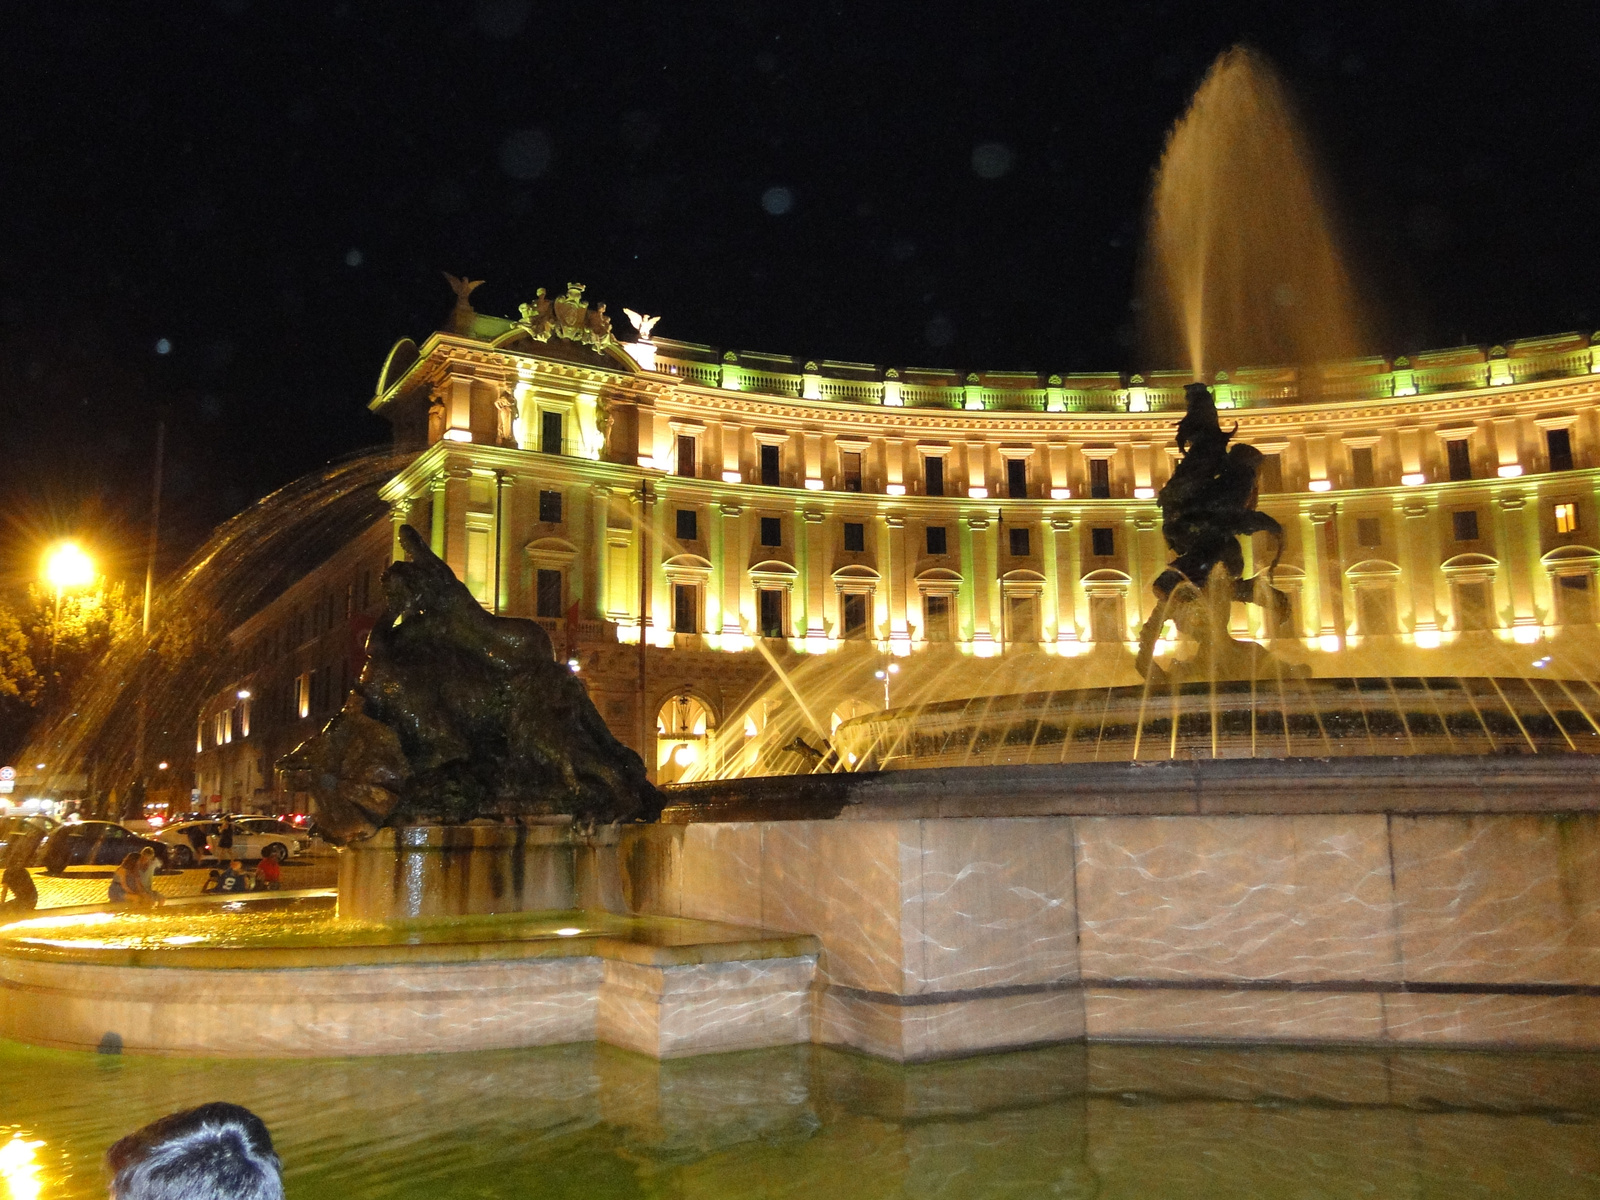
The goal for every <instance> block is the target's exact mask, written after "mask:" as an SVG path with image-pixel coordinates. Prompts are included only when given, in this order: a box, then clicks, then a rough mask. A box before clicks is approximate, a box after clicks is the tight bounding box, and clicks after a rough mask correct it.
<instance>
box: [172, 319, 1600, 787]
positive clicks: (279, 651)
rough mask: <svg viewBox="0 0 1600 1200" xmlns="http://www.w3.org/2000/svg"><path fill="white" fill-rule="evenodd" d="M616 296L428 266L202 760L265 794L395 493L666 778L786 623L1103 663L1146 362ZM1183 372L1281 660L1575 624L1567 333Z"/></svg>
mask: <svg viewBox="0 0 1600 1200" xmlns="http://www.w3.org/2000/svg"><path fill="white" fill-rule="evenodd" d="M563 303H564V304H565V308H564V310H563ZM563 311H564V314H565V315H563ZM651 324H652V323H651V322H650V321H649V320H648V319H646V320H645V324H644V330H645V332H646V335H647V336H646V337H645V338H644V339H642V340H639V341H635V342H627V343H623V342H618V341H616V340H615V339H614V338H612V337H611V336H610V333H609V325H608V323H607V322H606V320H605V318H604V315H603V310H594V311H591V310H589V309H588V308H587V307H586V306H585V305H584V304H583V303H582V301H581V297H580V296H579V294H578V291H577V289H572V290H571V291H570V292H569V295H568V297H567V298H566V299H565V301H564V302H563V301H558V302H557V304H556V311H555V313H554V314H553V315H552V313H551V309H550V305H549V303H548V302H547V301H545V300H544V298H543V293H542V292H541V293H540V298H539V300H538V301H536V302H535V303H534V304H531V305H525V306H523V317H522V319H521V320H505V319H500V318H494V317H488V316H484V315H481V314H477V313H474V312H472V311H471V309H470V307H468V305H467V301H466V300H465V299H463V300H462V301H461V302H460V303H458V306H457V309H456V312H455V313H454V314H453V316H452V321H451V329H450V330H447V331H444V332H440V333H436V334H434V335H432V336H430V337H429V338H427V339H426V340H425V341H424V342H423V343H422V344H421V345H420V346H418V345H416V344H414V343H413V342H411V341H410V340H404V341H402V342H400V343H399V344H398V345H397V346H396V347H395V348H394V350H393V352H392V353H391V355H390V357H389V359H388V362H387V363H386V364H385V366H384V368H383V371H382V373H381V377H380V380H379V383H378V388H377V392H376V395H375V396H374V397H373V400H372V402H371V407H372V408H373V410H374V411H376V412H378V413H380V414H382V415H384V416H385V417H387V418H388V419H389V420H390V421H391V423H392V425H393V428H394V432H395V440H396V442H397V444H398V445H399V446H401V447H403V448H414V449H415V451H416V456H415V458H414V460H412V461H411V463H410V465H409V466H407V467H406V468H405V469H404V470H403V471H402V472H401V473H400V474H399V475H397V476H396V477H395V478H394V479H393V480H392V481H391V482H390V484H389V485H388V487H387V490H386V493H385V495H386V498H387V499H388V501H389V503H390V506H391V519H390V520H389V521H387V522H384V523H382V524H380V525H379V526H377V527H374V528H373V529H371V530H369V531H368V532H367V534H365V535H364V536H363V537H362V538H360V539H358V540H357V541H355V542H353V543H352V544H351V545H350V546H349V547H348V548H347V549H346V550H345V551H343V552H341V553H340V554H339V555H336V556H335V557H334V558H333V559H332V560H330V561H329V562H328V563H326V564H324V565H323V566H322V567H320V568H319V569H318V570H317V571H315V572H313V573H312V574H311V575H310V576H308V577H306V578H305V579H303V580H302V581H301V582H300V583H299V584H297V585H296V587H295V588H294V589H292V590H291V592H290V593H288V594H286V595H285V596H283V597H281V598H280V599H279V600H277V601H275V602H274V604H273V605H272V606H270V607H269V608H268V609H267V610H265V611H264V612H262V613H260V614H258V615H257V616H256V617H255V618H253V619H252V620H251V622H250V623H249V624H248V625H247V626H245V627H242V628H241V629H240V630H238V631H236V634H235V642H236V645H237V646H238V647H239V649H240V653H241V664H242V665H241V671H240V676H239V681H238V686H237V687H236V688H233V689H230V691H229V692H227V693H225V694H223V695H220V696H219V697H217V698H216V699H215V700H214V701H213V702H212V703H211V704H210V705H208V706H207V709H206V711H205V712H203V713H202V714H201V719H200V723H199V731H198V742H197V744H198V747H199V751H200V752H199V756H198V774H199V784H200V787H201V790H202V791H203V792H205V793H207V794H208V795H211V796H217V797H221V798H222V800H223V802H224V803H228V802H245V803H251V802H254V803H263V802H264V799H265V796H266V794H272V795H273V798H274V800H275V801H277V802H280V806H281V801H282V799H283V798H282V797H281V796H277V795H276V794H273V793H272V787H273V784H272V779H273V772H272V763H273V762H274V761H275V759H276V757H277V755H279V754H281V753H283V752H284V751H285V750H287V749H289V748H290V747H291V746H292V745H294V744H295V743H297V742H298V741H299V740H300V739H301V738H303V737H304V736H306V735H308V734H309V733H310V732H311V731H312V729H313V728H314V727H315V726H316V725H318V724H320V723H321V722H322V721H324V720H326V719H327V717H329V716H331V715H332V713H333V712H335V711H336V710H337V708H338V706H339V703H340V702H341V700H342V697H343V694H344V690H345V689H346V688H347V687H348V685H349V683H350V681H351V680H352V678H353V675H354V673H355V671H357V670H358V669H359V665H360V654H361V649H360V647H361V644H362V637H363V635H364V631H365V630H366V629H367V628H370V623H371V619H372V617H373V616H374V615H375V613H376V612H377V611H378V609H379V608H381V597H380V595H379V589H378V586H377V575H378V573H379V571H381V569H382V567H383V565H384V564H385V563H386V562H387V561H388V560H389V558H390V557H391V555H392V554H394V553H395V550H396V546H397V539H396V536H395V534H396V531H397V530H398V529H399V527H400V525H401V524H402V523H407V522H409V523H410V524H412V525H414V526H415V527H417V528H418V529H419V530H422V531H423V532H424V533H425V534H426V535H427V536H428V537H429V538H430V539H431V543H432V546H433V548H434V550H435V551H436V552H437V553H438V554H439V555H440V556H441V557H442V558H443V559H444V560H445V561H446V562H447V563H449V565H450V566H451V568H452V569H453V570H454V571H455V572H456V574H457V575H458V576H459V577H460V578H461V579H462V580H463V581H464V582H465V583H466V585H467V586H468V587H469V588H470V589H471V591H472V593H473V595H475V596H476V597H477V598H478V600H479V601H480V602H481V603H482V604H483V605H484V606H485V607H486V608H488V609H489V610H491V611H493V612H497V613H503V614H508V615H513V616H521V617H533V618H537V619H538V620H539V621H541V622H542V623H543V624H544V626H545V627H546V629H547V630H548V631H549V632H550V634H551V637H552V641H553V643H554V646H555V650H556V653H557V655H558V657H563V658H566V659H568V660H569V661H571V662H572V663H573V664H574V668H575V669H576V670H578V671H579V672H580V675H581V676H582V677H583V678H584V679H585V680H586V682H587V684H588V687H589V689H590V692H591V695H592V696H593V697H594V699H595V702H596V704H597V706H598V707H599V710H600V712H601V714H602V715H603V716H604V717H605V719H606V720H607V721H608V723H609V724H610V725H611V726H612V728H613V730H614V732H615V733H616V734H617V735H618V737H619V738H621V739H622V740H623V741H625V742H627V743H629V744H630V745H633V746H635V747H636V748H638V749H640V750H641V752H642V753H643V755H644V757H645V759H646V762H647V763H648V764H649V765H650V766H651V767H652V768H653V769H654V770H655V771H656V774H657V778H658V779H660V780H662V781H666V782H670V781H672V780H673V779H675V778H677V777H679V775H681V774H682V768H683V767H684V766H685V765H686V764H687V763H689V762H691V761H693V759H694V757H695V755H696V754H697V753H699V750H698V748H699V747H703V746H704V745H705V744H706V739H707V738H708V737H709V736H710V735H711V734H712V733H714V732H715V731H716V730H717V729H718V728H720V727H723V726H724V725H725V724H726V723H727V722H730V721H739V722H743V723H744V724H745V725H746V727H747V732H753V731H754V726H755V721H754V720H753V719H752V718H751V717H750V715H749V713H748V711H747V706H748V705H749V704H750V702H751V701H750V698H751V697H752V696H755V695H759V694H760V692H761V689H762V688H763V687H765V686H766V685H767V684H769V683H770V682H771V681H772V680H773V679H774V678H775V668H777V669H781V670H783V671H785V672H789V671H793V670H795V669H796V668H797V667H798V666H801V665H804V664H805V663H807V662H814V661H815V660H814V656H818V655H831V656H841V657H840V658H839V659H838V661H839V662H841V663H844V662H847V661H854V660H851V659H849V657H848V656H852V655H854V656H866V657H868V658H870V659H871V660H872V661H874V662H881V663H883V664H887V663H889V662H894V663H895V664H896V665H897V666H900V667H902V673H901V675H900V676H899V677H898V678H900V679H905V680H908V681H909V680H910V679H912V678H913V677H914V676H915V674H916V672H917V669H918V663H919V659H920V660H922V661H924V662H930V663H931V662H939V663H943V664H946V665H948V664H949V663H950V662H952V661H955V660H956V659H958V658H959V659H964V660H965V661H969V662H971V663H972V666H973V667H974V670H973V671H972V672H971V673H970V674H971V676H972V677H973V678H974V679H976V678H978V677H980V676H981V677H983V678H985V679H987V680H989V681H990V682H988V683H987V684H985V688H986V689H987V690H988V691H995V690H997V686H998V690H1016V689H1015V688H1014V687H1013V688H1009V689H1008V688H1007V687H1005V686H1003V682H1004V680H1005V679H1007V678H1008V676H1007V675H1001V676H998V677H997V676H996V675H995V673H994V672H993V671H992V670H979V669H977V668H980V667H982V668H992V667H993V666H994V665H995V664H992V663H988V664H980V663H978V662H977V661H976V660H978V659H987V658H995V657H1001V656H1004V657H1006V658H1015V659H1016V663H1017V675H1016V678H1018V679H1020V678H1023V677H1024V676H1026V677H1027V678H1029V679H1032V680H1035V681H1037V680H1039V679H1045V680H1047V681H1048V682H1049V684H1050V686H1061V687H1071V686H1093V685H1105V684H1115V683H1132V682H1136V680H1137V675H1136V674H1135V673H1134V671H1133V654H1132V650H1133V648H1134V643H1135V641H1136V639H1137V635H1138V630H1139V627H1140V625H1141V624H1142V622H1143V620H1144V618H1145V617H1146V615H1147V614H1148V612H1149V610H1150V608H1151V607H1152V605H1153V599H1152V597H1151V594H1150V583H1151V581H1152V580H1153V579H1154V578H1155V576H1156V575H1157V573H1159V571H1160V570H1161V569H1162V567H1163V566H1164V565H1165V563H1166V561H1167V560H1168V558H1169V555H1168V554H1167V552H1166V548H1165V545H1164V543H1163V540H1162V536H1161V529H1160V513H1159V510H1158V509H1157V507H1156V504H1155V496H1156V493H1157V492H1158V491H1159V489H1160V487H1161V485H1162V483H1163V481H1164V480H1165V479H1166V477H1167V476H1168V474H1169V472H1170V470H1171V467H1172V464H1173V462H1174V456H1175V455H1176V453H1177V451H1176V447H1175V446H1174V444H1173V429H1174V425H1175V422H1176V419H1177V415H1178V414H1179V412H1180V411H1181V409H1182V406H1183V394H1182V386H1183V383H1184V382H1185V379H1184V378H1183V377H1182V376H1180V375H1176V374H1172V375H1165V374H1155V375H1150V376H1144V377H1141V376H1138V375H1133V376H1119V375H1116V374H1101V375H1083V374H1063V375H1047V374H1033V373H1023V372H974V373H963V372H957V371H941V370H923V369H917V368H882V367H876V366H869V365H865V364H859V363H846V362H832V361H826V360H823V361H815V362H808V361H804V360H800V359H794V358H788V357H783V356H779V355H772V354H758V353H749V352H742V351H731V350H730V351H726V352H724V351H720V350H716V349H713V348H711V347H709V346H702V345H694V344H690V343H686V342H679V341H673V340H669V339H666V338H655V337H651V336H648V335H649V333H650V330H651ZM1596 337H1597V338H1600V335H1596ZM1214 385H1215V392H1216V397H1217V403H1218V407H1219V408H1221V409H1223V410H1224V414H1223V415H1224V418H1225V420H1226V419H1236V420H1237V422H1238V438H1239V439H1240V440H1242V441H1245V442H1248V443H1250V444H1252V445H1254V446H1256V447H1257V448H1259V449H1260V450H1262V451H1263V452H1264V453H1265V454H1266V456H1267V458H1266V467H1265V470H1264V471H1263V474H1262V478H1261V499H1260V506H1261V508H1262V509H1264V510H1265V511H1267V512H1269V513H1271V514H1272V515H1273V516H1275V517H1276V518H1277V519H1278V520H1279V521H1280V522H1281V523H1282V525H1283V527H1284V530H1285V531H1286V543H1285V548H1284V553H1283V559H1282V563H1281V565H1280V566H1279V568H1278V570H1277V575H1276V579H1277V584H1278V586H1279V587H1281V588H1283V589H1284V590H1286V591H1287V592H1288V593H1289V594H1290V595H1291V597H1292V599H1293V612H1292V615H1291V616H1290V617H1289V619H1288V621H1287V622H1286V623H1284V624H1281V625H1279V626H1278V627H1276V628H1267V627H1265V625H1264V624H1263V622H1264V621H1265V620H1266V618H1265V616H1264V615H1263V613H1262V612H1261V610H1259V609H1256V608H1254V607H1250V608H1246V607H1245V606H1243V605H1238V606H1236V607H1235V612H1236V618H1235V625H1236V629H1237V630H1238V632H1239V634H1240V636H1253V637H1261V638H1271V639H1274V640H1273V641H1272V645H1273V647H1274V650H1275V652H1276V653H1278V654H1279V655H1280V656H1281V657H1284V658H1291V659H1296V660H1298V661H1302V662H1307V663H1309V664H1310V665H1311V666H1312V669H1313V671H1314V672H1315V673H1317V674H1340V675H1345V674H1387V675H1399V674H1427V675H1448V674H1483V673H1485V671H1486V670H1487V669H1489V666H1490V659H1493V660H1494V661H1495V662H1496V663H1498V664H1500V665H1497V666H1495V670H1500V671H1505V670H1519V671H1520V673H1527V670H1528V669H1531V665H1532V664H1534V663H1535V661H1536V660H1538V659H1540V658H1543V657H1545V656H1546V655H1551V656H1554V657H1556V658H1558V659H1559V658H1560V657H1561V656H1562V655H1563V654H1570V655H1588V654H1590V652H1591V651H1592V649H1593V647H1594V645H1595V640H1594V630H1595V621H1596V616H1597V612H1596V608H1597V606H1596V602H1595V586H1596V582H1595V571H1596V567H1597V566H1600V550H1597V549H1595V546H1596V545H1600V529H1597V522H1600V513H1597V509H1596V485H1597V482H1600V448H1597V437H1600V425H1597V411H1600V410H1597V401H1600V342H1597V340H1596V339H1591V338H1590V337H1589V336H1587V335H1565V336H1559V337H1550V338H1543V339H1535V340H1528V341H1522V342H1516V343H1508V344H1507V345H1505V346H1495V347H1492V348H1489V347H1481V346H1475V347H1463V348H1458V349H1451V350H1443V351H1437V352H1428V353H1423V354H1418V355H1415V356H1412V357H1411V358H1409V359H1408V358H1397V359H1394V360H1383V359H1370V360H1362V361H1358V362H1347V363H1339V364H1335V365H1332V366H1328V367H1324V368H1321V369H1318V370H1317V371H1315V372H1308V371H1299V372H1296V371H1294V370H1288V369H1271V370H1238V371H1235V372H1231V373H1219V374H1217V375H1216V377H1215V380H1214ZM1252 549H1253V551H1254V557H1255V563H1254V566H1255V567H1260V566H1263V565H1264V563H1263V561H1262V559H1263V556H1264V553H1265V543H1264V541H1263V540H1262V539H1261V538H1260V537H1258V538H1257V542H1256V545H1255V546H1254V547H1253V548H1252ZM641 638H642V639H643V642H644V645H643V646H642V647H641V646H640V645H639V643H640V640H641ZM1165 649H1167V650H1169V651H1170V649H1171V647H1165ZM1335 655H1337V656H1338V664H1337V665H1335V663H1334V661H1333V659H1334V656H1335ZM1486 656H1488V657H1486ZM1525 660H1526V661H1525ZM1548 661H1549V660H1548V659H1546V662H1548ZM1506 664H1511V665H1506ZM1517 664H1520V667H1518V666H1517ZM1538 665H1540V666H1543V665H1545V664H1543V663H1540V664H1538ZM866 677H867V678H868V679H870V678H871V677H872V672H870V671H868V672H867V673H866ZM942 678H944V679H946V680H949V679H951V678H952V677H951V676H950V675H948V674H946V675H944V676H942ZM954 678H960V676H959V675H958V676H955V677H954ZM996 678H999V679H1000V680H1001V681H1002V684H1001V685H997V684H996V683H995V682H994V680H995V679H996ZM942 686H944V685H942ZM948 686H950V688H951V690H950V691H949V693H948V694H949V695H951V696H956V695H961V694H965V693H964V692H963V691H962V688H961V686H960V685H959V684H953V685H948ZM240 693H249V695H248V697H246V698H241V697H240ZM908 694H909V693H908ZM852 704H853V705H854V707H853V708H851V707H848V706H847V708H846V710H845V714H844V715H851V714H853V713H854V712H860V711H866V710H867V709H870V708H873V707H882V705H883V695H882V693H881V692H879V691H874V690H872V689H870V688H869V689H865V690H862V691H861V694H860V695H859V696H856V697H855V698H854V699H853V700H852ZM834 719H835V722H837V720H838V719H839V713H838V712H835V713H834ZM686 750H687V752H685V751H686Z"/></svg>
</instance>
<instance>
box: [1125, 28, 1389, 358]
mask: <svg viewBox="0 0 1600 1200" xmlns="http://www.w3.org/2000/svg"><path fill="white" fill-rule="evenodd" d="M1325 195H1326V193H1325V192H1324V190H1323V188H1322V186H1321V184H1320V181H1319V178H1318V172H1317V170H1316V165H1315V162H1314V159H1313V156H1312V154H1311V150H1310V147H1309V145H1308V144H1307V141H1306V138H1305V135H1304V133H1303V132H1302V131H1301V129H1300V127H1299V124H1298V122H1297V121H1296V119H1295V117H1294V113H1293V110H1292V106H1291V105H1290V103H1289V98H1288V95H1287V93H1286V92H1285V90H1284V87H1283V84H1282V82H1281V81H1280V80H1279V78H1278V76H1277V73H1276V72H1275V71H1274V70H1273V69H1272V66H1271V64H1270V63H1268V62H1267V60H1266V59H1265V58H1263V57H1262V56H1261V55H1260V54H1258V53H1256V52H1255V51H1253V50H1250V49H1248V48H1247V47H1243V46H1236V47H1234V48H1233V49H1231V50H1229V51H1227V52H1226V53H1224V54H1222V55H1221V56H1219V57H1218V58H1217V60H1216V62H1214V63H1213V64H1212V65H1211V69H1210V70H1209V71H1208V72H1207V73H1206V77H1205V79H1204V80H1202V81H1201V83H1200V87H1199V89H1198V90H1197V91H1196V92H1195V94H1194V100H1193V101H1192V102H1191V103H1190V105H1189V111H1188V112H1187V113H1185V114H1184V116H1183V119H1182V120H1180V121H1179V122H1178V123H1177V125H1175V126H1174V127H1173V129H1172V133H1171V134H1170V135H1169V136H1168V138H1167V146H1166V150H1165V152H1164V153H1163V155H1162V157H1161V165H1160V167H1159V168H1158V169H1157V171H1156V177H1155V186H1154V188H1153V189H1152V192H1151V198H1150V214H1149V228H1148V235H1147V244H1146V247H1145V260H1144V267H1143V269H1144V280H1143V285H1142V291H1143V295H1144V307H1143V314H1144V315H1143V323H1144V330H1143V333H1144V338H1143V340H1144V344H1145V351H1146V353H1147V354H1149V355H1150V356H1151V358H1150V361H1151V362H1153V363H1161V364H1168V363H1172V364H1176V363H1179V362H1182V361H1184V360H1185V358H1186V359H1187V365H1188V367H1189V369H1190V370H1191V371H1192V372H1193V374H1194V377H1195V378H1196V379H1203V378H1205V373H1206V372H1207V371H1216V370H1217V369H1218V368H1233V367H1239V366H1265V365H1270V364H1298V365H1309V364H1313V363H1318V362H1327V361H1330V360H1333V359H1341V358H1353V357H1355V356H1356V355H1357V354H1359V353H1360V349H1361V345H1362V340H1363V338H1362V329H1361V323H1360V320H1359V317H1358V311H1357V306H1356V302H1355V294H1354V290H1353V288H1352V286H1351V281H1350V276H1349V273H1348V272H1347V270H1346V269H1345V265H1344V262H1343V260H1342V259H1341V257H1340V254H1339V249H1338V246H1337V244H1336V240H1335V237H1334V233H1333V229H1332V222H1331V220H1330V215H1329V211H1328V207H1327V204H1326V200H1325Z"/></svg>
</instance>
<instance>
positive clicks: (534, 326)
mask: <svg viewBox="0 0 1600 1200" xmlns="http://www.w3.org/2000/svg"><path fill="white" fill-rule="evenodd" d="M517 311H518V312H520V313H521V314H522V319H521V320H520V321H519V322H518V324H519V325H521V326H522V327H523V328H524V329H526V330H527V331H528V336H529V337H531V338H532V339H533V340H534V341H536V342H548V341H549V340H550V333H551V331H552V330H553V329H554V328H555V326H556V322H555V317H553V316H552V315H551V311H550V298H549V297H548V296H546V295H545V292H544V289H543V288H540V289H539V290H538V291H537V292H535V293H534V296H533V303H532V304H522V305H519V306H518V309H517Z"/></svg>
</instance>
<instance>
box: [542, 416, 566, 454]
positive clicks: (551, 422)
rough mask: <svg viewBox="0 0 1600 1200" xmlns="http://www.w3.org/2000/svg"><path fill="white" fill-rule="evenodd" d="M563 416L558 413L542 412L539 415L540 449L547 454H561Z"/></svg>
mask: <svg viewBox="0 0 1600 1200" xmlns="http://www.w3.org/2000/svg"><path fill="white" fill-rule="evenodd" d="M562 424H563V422H562V420H561V414H560V413H558V412H548V411H547V412H542V413H540V414H539V449H541V450H543V451H544V452H545V453H546V454H560V453H561V443H562V441H563V440H564V439H563V438H562V436H561V433H562V431H561V426H562Z"/></svg>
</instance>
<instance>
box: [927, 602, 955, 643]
mask: <svg viewBox="0 0 1600 1200" xmlns="http://www.w3.org/2000/svg"><path fill="white" fill-rule="evenodd" d="M922 626H923V629H922V636H923V637H925V638H926V639H927V640H928V641H930V642H948V641H949V640H950V597H949V596H924V597H923V598H922Z"/></svg>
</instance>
